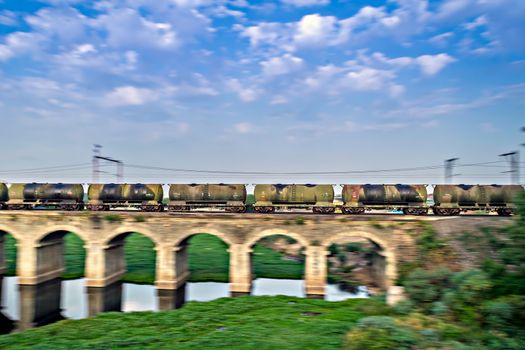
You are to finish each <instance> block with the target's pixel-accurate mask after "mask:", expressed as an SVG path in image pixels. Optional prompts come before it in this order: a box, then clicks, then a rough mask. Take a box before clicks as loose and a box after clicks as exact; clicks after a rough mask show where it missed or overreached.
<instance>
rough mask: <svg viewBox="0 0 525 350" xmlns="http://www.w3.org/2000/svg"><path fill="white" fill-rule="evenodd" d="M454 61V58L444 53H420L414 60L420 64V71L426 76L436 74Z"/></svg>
mask: <svg viewBox="0 0 525 350" xmlns="http://www.w3.org/2000/svg"><path fill="white" fill-rule="evenodd" d="M454 61H456V59H455V58H454V57H451V56H449V55H448V54H446V53H440V54H438V55H422V56H419V57H417V58H416V62H417V63H418V64H419V65H420V67H421V70H422V72H423V73H424V74H425V75H428V76H431V75H435V74H437V73H438V72H439V71H441V70H442V69H443V68H445V67H446V66H447V65H448V64H450V63H452V62H454Z"/></svg>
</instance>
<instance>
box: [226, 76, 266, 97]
mask: <svg viewBox="0 0 525 350" xmlns="http://www.w3.org/2000/svg"><path fill="white" fill-rule="evenodd" d="M226 87H228V88H229V89H230V90H232V91H234V92H236V93H237V95H238V96H239V98H240V99H241V101H243V102H252V101H255V100H256V99H257V98H258V97H259V96H260V95H261V94H262V90H261V89H260V88H258V87H256V86H252V87H245V86H243V85H242V84H241V82H240V81H239V80H238V79H229V80H228V81H226Z"/></svg>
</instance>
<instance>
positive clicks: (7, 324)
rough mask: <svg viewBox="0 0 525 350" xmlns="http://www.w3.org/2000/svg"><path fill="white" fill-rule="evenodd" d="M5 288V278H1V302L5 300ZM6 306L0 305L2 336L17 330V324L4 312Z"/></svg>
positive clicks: (0, 331) (0, 329)
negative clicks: (3, 292)
mask: <svg viewBox="0 0 525 350" xmlns="http://www.w3.org/2000/svg"><path fill="white" fill-rule="evenodd" d="M3 286H4V276H0V302H2V301H3V300H4V299H3V298H2V295H3V294H2V291H3V288H2V287H3ZM3 310H4V304H2V303H0V334H7V333H10V332H11V331H12V330H13V329H14V328H15V322H14V321H13V320H11V319H10V318H9V317H7V316H6V315H5V314H4V312H3Z"/></svg>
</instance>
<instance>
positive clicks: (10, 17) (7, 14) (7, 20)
mask: <svg viewBox="0 0 525 350" xmlns="http://www.w3.org/2000/svg"><path fill="white" fill-rule="evenodd" d="M16 24H17V16H16V14H15V13H14V12H12V11H8V10H4V11H1V12H0V25H4V26H15V25H16Z"/></svg>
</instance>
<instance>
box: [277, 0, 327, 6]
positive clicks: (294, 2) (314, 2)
mask: <svg viewBox="0 0 525 350" xmlns="http://www.w3.org/2000/svg"><path fill="white" fill-rule="evenodd" d="M281 2H282V3H283V4H285V5H291V6H296V7H305V6H324V5H328V4H329V3H330V0H281Z"/></svg>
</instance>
